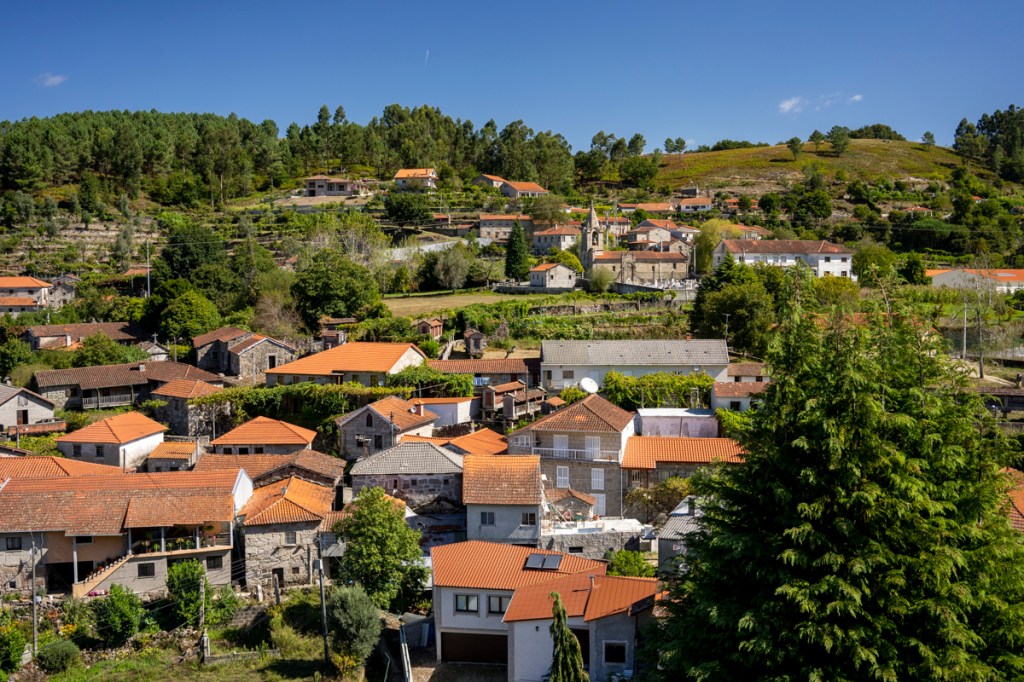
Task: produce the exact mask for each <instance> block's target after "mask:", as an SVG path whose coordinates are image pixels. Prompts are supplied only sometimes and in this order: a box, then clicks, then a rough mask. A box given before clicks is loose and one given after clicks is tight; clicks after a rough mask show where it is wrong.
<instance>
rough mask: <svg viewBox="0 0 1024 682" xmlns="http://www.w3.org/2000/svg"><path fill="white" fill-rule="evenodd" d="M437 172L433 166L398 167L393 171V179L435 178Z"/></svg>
mask: <svg viewBox="0 0 1024 682" xmlns="http://www.w3.org/2000/svg"><path fill="white" fill-rule="evenodd" d="M436 177H437V173H436V172H435V171H434V169H433V168H400V169H398V172H397V173H395V177H394V179H395V180H403V179H421V180H425V179H426V178H436Z"/></svg>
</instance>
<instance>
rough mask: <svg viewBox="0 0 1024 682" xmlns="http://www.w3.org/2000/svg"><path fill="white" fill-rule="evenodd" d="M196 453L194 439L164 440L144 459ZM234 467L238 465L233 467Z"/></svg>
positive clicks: (180, 457) (177, 456) (171, 457)
mask: <svg viewBox="0 0 1024 682" xmlns="http://www.w3.org/2000/svg"><path fill="white" fill-rule="evenodd" d="M195 454H196V443H195V441H181V440H175V441H164V442H163V443H160V445H157V446H156V448H154V450H153V452H151V453H149V454H148V455H146V459H184V460H189V459H192V457H193V455H195ZM235 468H236V469H237V468H238V467H235Z"/></svg>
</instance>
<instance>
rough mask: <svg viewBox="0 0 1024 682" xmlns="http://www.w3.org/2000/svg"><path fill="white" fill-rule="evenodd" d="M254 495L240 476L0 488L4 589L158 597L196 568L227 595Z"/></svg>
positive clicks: (81, 479) (102, 479) (18, 482)
mask: <svg viewBox="0 0 1024 682" xmlns="http://www.w3.org/2000/svg"><path fill="white" fill-rule="evenodd" d="M251 495H252V482H251V481H250V480H249V478H248V476H246V475H245V473H244V472H241V471H238V470H237V469H236V470H234V471H224V472H216V473H213V474H194V473H192V472H186V471H181V472H175V473H153V474H145V475H143V474H135V473H122V472H119V471H116V470H114V473H111V474H106V475H104V474H102V473H92V472H88V473H85V472H83V473H82V474H81V475H71V476H59V477H49V478H17V479H12V480H9V481H7V483H6V484H5V485H4V486H3V488H0V547H2V548H5V549H6V551H5V552H0V580H2V581H3V583H4V584H5V585H10V584H11V583H12V582H13V583H14V584H15V586H16V588H17V589H27V588H28V587H29V585H30V584H31V583H32V582H35V583H36V584H37V585H45V586H46V588H47V589H48V591H50V592H57V593H65V594H71V595H72V596H75V597H84V596H86V595H89V594H102V593H103V592H105V591H107V590H109V589H110V586H111V585H113V584H115V583H116V584H119V585H123V586H124V587H127V588H128V589H130V590H132V591H134V592H136V593H141V594H152V595H156V594H159V593H162V592H164V591H165V590H166V583H165V578H166V575H167V567H168V564H169V563H172V562H174V561H178V560H183V559H196V560H198V561H200V562H203V563H204V564H205V566H206V569H207V578H208V579H209V580H210V582H211V583H212V584H214V585H227V584H229V583H230V582H231V580H232V567H233V566H236V565H238V566H240V565H241V556H237V557H236V556H235V546H234V532H233V530H234V519H235V515H236V514H237V512H238V510H239V509H241V507H242V506H243V505H244V504H245V502H246V501H248V499H249V497H250V496H251ZM33 544H34V545H35V547H36V559H37V561H38V564H37V567H36V573H35V576H34V577H35V580H33V576H32V575H31V555H30V552H31V548H32V546H33ZM236 559H237V564H236Z"/></svg>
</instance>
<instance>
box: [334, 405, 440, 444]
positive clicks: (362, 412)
mask: <svg viewBox="0 0 1024 682" xmlns="http://www.w3.org/2000/svg"><path fill="white" fill-rule="evenodd" d="M335 423H336V424H337V425H338V450H339V451H340V452H341V454H342V456H343V457H345V458H346V459H356V458H357V457H367V456H369V455H372V454H374V453H376V452H380V451H381V450H385V449H387V448H391V447H394V446H395V445H397V444H398V443H399V442H400V441H401V440H402V438H403V436H408V435H414V436H432V435H433V433H434V425H435V424H436V423H437V415H436V414H434V413H433V412H431V411H430V410H428V409H427V408H426V407H424V406H423V405H422V404H420V405H414V404H412V403H411V402H409V401H408V400H403V399H401V398H399V397H397V396H388V397H386V398H381V399H380V400H378V401H376V402H372V403H370V404H369V405H365V406H363V407H360V408H359V409H358V410H353V411H352V412H349V413H348V414H344V415H342V416H340V417H338V418H337V419H336V420H335Z"/></svg>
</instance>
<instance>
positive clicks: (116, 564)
mask: <svg viewBox="0 0 1024 682" xmlns="http://www.w3.org/2000/svg"><path fill="white" fill-rule="evenodd" d="M131 558H132V555H131V554H125V555H124V556H122V557H120V558H118V559H114V561H112V562H110V563H109V564H108V565H106V566H104V567H103V568H102V569H100V570H98V571H93V572H92V573H90V574H89V576H88V577H87V578H86V579H85V580H83V581H82V582H80V583H75V584H74V585H73V586H72V587H71V593H72V595H73V596H75V597H84V596H86V595H88V594H89V593H90V592H92V591H93V590H94V589H96V586H97V585H99V584H100V583H102V582H103V581H104V580H106V579H107V578H109V577H110V576H111V575H112V574H113V573H114V572H115V571H116V570H117V569H119V568H121V567H122V566H124V565H125V564H126V563H127V562H128V560H129V559H131Z"/></svg>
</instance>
